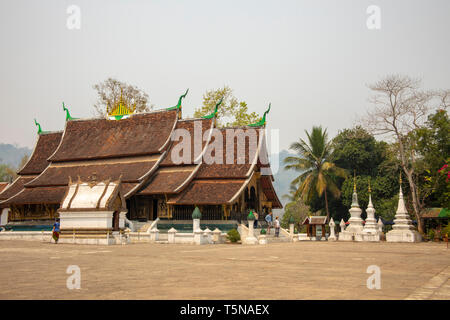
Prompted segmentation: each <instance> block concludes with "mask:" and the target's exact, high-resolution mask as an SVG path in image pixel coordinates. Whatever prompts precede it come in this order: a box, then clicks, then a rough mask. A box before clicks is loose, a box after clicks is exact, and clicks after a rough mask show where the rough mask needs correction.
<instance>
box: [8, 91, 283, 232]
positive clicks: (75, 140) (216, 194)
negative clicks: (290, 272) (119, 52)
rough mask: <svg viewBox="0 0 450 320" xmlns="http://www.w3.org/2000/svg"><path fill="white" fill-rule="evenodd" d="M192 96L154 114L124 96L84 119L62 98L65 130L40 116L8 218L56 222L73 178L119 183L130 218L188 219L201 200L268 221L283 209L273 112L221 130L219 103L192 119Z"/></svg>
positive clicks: (215, 215)
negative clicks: (186, 103)
mask: <svg viewBox="0 0 450 320" xmlns="http://www.w3.org/2000/svg"><path fill="white" fill-rule="evenodd" d="M186 94H187V91H186V93H185V94H184V95H183V96H181V97H180V98H179V101H178V104H177V105H176V106H175V107H172V108H167V109H163V110H157V111H152V112H147V113H136V112H135V107H134V106H127V105H126V103H125V102H124V101H123V99H120V101H119V102H118V104H117V106H115V107H113V108H110V109H111V110H110V113H109V116H108V118H95V119H76V118H73V117H72V116H71V115H70V113H69V111H68V109H67V108H66V107H65V106H63V108H64V111H65V112H66V123H65V128H64V130H63V131H60V132H45V131H42V129H41V127H40V125H39V124H38V123H37V125H39V130H38V135H37V142H36V146H35V148H34V151H33V153H32V155H31V157H30V159H29V161H28V162H27V163H26V164H25V165H24V167H23V168H22V169H21V170H19V172H18V177H17V179H16V180H15V181H13V182H12V183H11V184H10V185H8V186H7V187H6V188H5V189H4V190H3V191H2V192H1V193H0V208H2V210H9V216H8V223H17V222H19V223H26V222H30V223H31V222H36V221H38V222H39V223H41V224H46V222H48V223H50V222H51V220H53V219H55V218H56V217H58V210H59V209H62V211H60V212H63V211H64V208H62V201H63V199H64V198H65V196H66V195H67V193H68V190H69V184H70V181H71V179H72V180H73V181H84V182H89V181H98V182H100V181H119V182H120V183H119V182H118V184H117V185H120V195H121V197H123V199H124V207H125V208H123V210H122V209H121V210H122V211H124V212H125V211H126V212H127V213H126V218H127V219H128V220H131V221H140V222H146V221H154V220H155V219H157V218H160V219H169V220H189V219H191V215H192V212H193V210H194V208H195V207H196V206H198V207H199V208H200V210H201V212H202V216H203V218H202V219H203V220H236V221H239V222H240V221H241V220H245V218H246V217H247V215H248V212H249V211H250V210H255V211H256V212H258V213H260V214H259V217H260V219H261V220H263V219H264V217H265V215H266V214H268V213H269V212H270V211H271V210H272V208H281V207H282V205H281V203H280V201H279V199H278V196H277V194H276V192H275V190H274V187H273V180H274V179H273V176H272V174H271V172H270V164H269V163H268V155H267V150H266V140H265V121H266V120H265V118H266V114H267V112H268V111H269V110H268V111H267V112H266V113H265V114H264V117H263V119H262V120H261V121H259V122H258V123H256V124H254V125H249V126H243V127H239V128H217V127H216V116H217V108H218V107H220V106H219V105H220V102H219V103H218V104H217V105H216V109H215V110H214V112H213V113H212V114H211V115H209V116H205V117H203V118H195V119H183V118H182V113H181V111H182V106H181V102H182V100H183V98H184V97H185V96H186ZM242 150H243V151H244V152H242ZM220 154H223V157H220ZM211 159H212V160H211ZM85 192H86V191H85ZM112 225H113V226H114V225H115V224H112Z"/></svg>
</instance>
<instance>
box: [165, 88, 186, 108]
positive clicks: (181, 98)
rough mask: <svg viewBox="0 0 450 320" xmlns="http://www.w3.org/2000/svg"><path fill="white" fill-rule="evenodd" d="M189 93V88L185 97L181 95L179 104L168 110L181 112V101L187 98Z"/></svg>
mask: <svg viewBox="0 0 450 320" xmlns="http://www.w3.org/2000/svg"><path fill="white" fill-rule="evenodd" d="M188 92H189V88H187V90H186V92H185V93H184V94H183V95H181V96H180V98H178V103H177V105H176V106H174V107H170V108H167V109H166V110H180V109H181V100H183V99H184V98H186V95H187V94H188Z"/></svg>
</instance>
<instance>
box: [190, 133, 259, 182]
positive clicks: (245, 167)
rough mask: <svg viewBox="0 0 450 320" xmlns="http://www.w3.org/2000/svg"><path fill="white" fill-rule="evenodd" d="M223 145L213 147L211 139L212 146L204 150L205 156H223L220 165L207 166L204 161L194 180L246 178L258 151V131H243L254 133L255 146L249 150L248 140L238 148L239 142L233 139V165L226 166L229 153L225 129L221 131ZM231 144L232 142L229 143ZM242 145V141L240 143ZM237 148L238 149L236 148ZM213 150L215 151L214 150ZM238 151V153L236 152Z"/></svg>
mask: <svg viewBox="0 0 450 320" xmlns="http://www.w3.org/2000/svg"><path fill="white" fill-rule="evenodd" d="M221 132H222V139H223V143H222V144H221V145H217V146H215V145H214V144H213V142H214V138H213V139H212V144H210V145H209V146H208V147H207V149H206V154H212V155H214V152H218V153H221V154H223V158H222V164H217V163H212V164H208V163H207V162H206V161H204V162H203V163H202V166H201V167H200V169H199V171H198V173H197V175H196V178H198V179H210V178H213V179H214V178H245V177H247V174H248V171H249V170H250V168H251V166H252V162H253V160H254V155H255V154H256V152H257V149H258V143H259V141H258V139H259V131H258V130H256V129H251V128H246V129H245V130H243V132H244V133H250V132H254V136H255V139H256V140H255V141H256V144H255V145H253V146H252V147H251V148H250V143H249V141H250V139H249V138H245V145H242V146H239V140H238V139H237V138H235V139H234V144H233V147H234V149H233V163H232V164H231V163H230V164H227V158H226V157H227V153H228V152H229V150H228V148H227V139H228V134H227V133H226V129H221ZM231 143H232V142H231ZM241 143H242V141H241ZM238 146H239V148H238ZM214 149H215V150H214ZM238 151H239V152H238Z"/></svg>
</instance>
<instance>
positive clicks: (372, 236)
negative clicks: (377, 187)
mask: <svg viewBox="0 0 450 320" xmlns="http://www.w3.org/2000/svg"><path fill="white" fill-rule="evenodd" d="M366 213H367V218H366V224H365V225H364V229H363V231H362V237H363V240H364V241H380V238H381V233H380V228H379V226H378V225H377V220H376V219H375V208H374V207H373V204H372V194H371V190H370V182H369V204H368V205H367V209H366ZM380 219H381V218H380ZM380 221H381V220H380Z"/></svg>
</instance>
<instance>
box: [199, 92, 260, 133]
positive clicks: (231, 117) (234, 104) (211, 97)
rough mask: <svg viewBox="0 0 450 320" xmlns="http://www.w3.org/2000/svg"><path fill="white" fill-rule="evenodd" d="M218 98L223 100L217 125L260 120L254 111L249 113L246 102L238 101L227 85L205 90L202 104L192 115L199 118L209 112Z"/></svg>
mask: <svg viewBox="0 0 450 320" xmlns="http://www.w3.org/2000/svg"><path fill="white" fill-rule="evenodd" d="M220 99H223V100H222V103H221V105H220V107H219V110H218V115H217V126H219V127H230V126H244V125H248V124H252V123H256V122H258V121H259V120H261V117H260V116H259V115H258V114H257V113H256V112H251V113H249V111H248V107H247V103H246V102H245V101H239V100H238V99H237V98H236V97H235V96H234V95H233V90H232V89H231V88H230V87H228V86H224V87H223V88H220V89H215V90H208V91H206V93H205V94H204V95H203V105H202V106H201V107H200V108H198V109H196V110H195V112H194V117H196V118H200V117H203V116H206V115H208V114H211V113H212V112H213V111H214V108H215V106H216V104H217V103H218V102H219V101H220Z"/></svg>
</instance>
